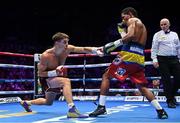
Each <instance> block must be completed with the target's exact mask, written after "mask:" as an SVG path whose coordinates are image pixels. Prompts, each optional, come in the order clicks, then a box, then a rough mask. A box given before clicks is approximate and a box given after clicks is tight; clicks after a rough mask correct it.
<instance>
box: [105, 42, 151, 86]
mask: <svg viewBox="0 0 180 123" xmlns="http://www.w3.org/2000/svg"><path fill="white" fill-rule="evenodd" d="M108 73H109V74H110V76H112V77H113V78H116V79H118V80H119V81H121V82H123V81H125V79H126V78H127V77H129V78H130V80H131V81H132V82H134V83H144V84H146V83H147V80H146V78H145V74H144V47H143V46H142V45H140V44H138V43H135V42H129V43H128V44H125V45H123V47H122V49H121V52H119V57H117V58H115V59H114V61H113V62H112V64H111V65H110V67H109V69H108Z"/></svg>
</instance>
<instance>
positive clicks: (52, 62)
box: [46, 50, 69, 71]
mask: <svg viewBox="0 0 180 123" xmlns="http://www.w3.org/2000/svg"><path fill="white" fill-rule="evenodd" d="M47 54H48V56H47V57H48V59H47V68H46V70H47V71H48V70H54V69H56V67H58V66H59V65H64V63H65V61H66V58H67V56H68V54H69V53H68V51H67V50H66V51H64V52H62V53H61V54H60V55H59V56H56V55H55V54H54V53H47Z"/></svg>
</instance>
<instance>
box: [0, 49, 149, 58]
mask: <svg viewBox="0 0 180 123" xmlns="http://www.w3.org/2000/svg"><path fill="white" fill-rule="evenodd" d="M144 52H145V53H150V52H151V49H146V50H144ZM117 54H118V52H111V55H117ZM0 55H7V56H17V57H32V58H33V57H34V55H31V54H21V53H11V52H0ZM93 56H98V55H95V54H69V55H68V57H93Z"/></svg>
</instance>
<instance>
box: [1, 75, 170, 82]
mask: <svg viewBox="0 0 180 123" xmlns="http://www.w3.org/2000/svg"><path fill="white" fill-rule="evenodd" d="M146 78H147V79H148V80H153V79H161V77H160V76H157V77H146ZM171 78H173V76H171ZM70 80H71V81H76V82H78V81H83V80H85V81H96V82H97V81H102V78H85V79H83V78H75V79H70ZM111 80H112V81H117V79H116V78H113V79H111ZM126 80H130V79H129V78H127V79H126ZM0 82H34V79H0Z"/></svg>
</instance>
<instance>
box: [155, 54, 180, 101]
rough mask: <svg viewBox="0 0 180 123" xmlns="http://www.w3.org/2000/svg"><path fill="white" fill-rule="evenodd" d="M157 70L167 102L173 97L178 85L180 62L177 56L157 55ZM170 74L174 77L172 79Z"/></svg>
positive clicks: (179, 80)
mask: <svg viewBox="0 0 180 123" xmlns="http://www.w3.org/2000/svg"><path fill="white" fill-rule="evenodd" d="M157 59H158V63H159V70H160V74H161V78H162V84H163V89H164V94H165V96H166V98H167V102H169V101H171V100H173V99H174V97H175V95H176V94H177V91H178V89H179V87H180V63H179V59H178V58H177V56H158V57H157ZM171 76H173V77H174V79H173V81H172V79H171Z"/></svg>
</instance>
